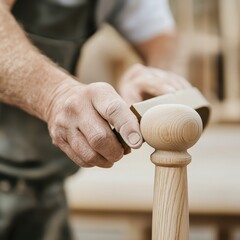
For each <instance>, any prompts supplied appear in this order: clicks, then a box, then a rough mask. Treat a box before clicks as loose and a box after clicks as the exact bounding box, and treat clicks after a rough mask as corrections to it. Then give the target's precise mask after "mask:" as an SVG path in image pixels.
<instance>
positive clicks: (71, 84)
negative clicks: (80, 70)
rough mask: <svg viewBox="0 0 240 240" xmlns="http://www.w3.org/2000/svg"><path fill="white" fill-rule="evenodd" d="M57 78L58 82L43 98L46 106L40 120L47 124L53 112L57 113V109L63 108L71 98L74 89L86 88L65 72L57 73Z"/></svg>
mask: <svg viewBox="0 0 240 240" xmlns="http://www.w3.org/2000/svg"><path fill="white" fill-rule="evenodd" d="M55 77H56V78H58V81H57V82H56V83H54V84H52V86H51V88H50V90H49V91H48V94H47V95H45V93H43V96H42V97H43V98H44V99H45V104H44V105H45V106H44V108H43V111H42V116H40V118H42V119H43V120H44V121H46V122H49V120H50V118H51V116H52V112H53V111H55V110H56V108H61V107H62V106H63V104H64V103H65V102H64V101H66V99H67V98H68V97H70V96H71V94H72V93H73V92H72V90H73V89H74V88H79V87H84V86H85V85H84V84H82V83H80V82H78V81H76V80H75V79H74V78H72V77H71V76H69V75H67V74H65V73H64V72H60V73H57V74H56V76H55Z"/></svg>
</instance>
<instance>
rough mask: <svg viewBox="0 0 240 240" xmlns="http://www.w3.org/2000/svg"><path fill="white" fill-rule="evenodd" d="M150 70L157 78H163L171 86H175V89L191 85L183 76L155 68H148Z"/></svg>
mask: <svg viewBox="0 0 240 240" xmlns="http://www.w3.org/2000/svg"><path fill="white" fill-rule="evenodd" d="M150 71H151V72H152V73H153V74H154V75H155V76H156V77H158V78H159V79H162V80H164V81H165V82H166V83H169V84H170V85H171V86H173V87H175V89H176V90H182V89H185V88H188V87H191V84H190V83H189V82H188V81H187V80H186V79H184V78H183V77H181V76H179V75H177V74H175V73H172V72H168V71H162V70H160V69H156V68H150Z"/></svg>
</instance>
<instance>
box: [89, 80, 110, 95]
mask: <svg viewBox="0 0 240 240" xmlns="http://www.w3.org/2000/svg"><path fill="white" fill-rule="evenodd" d="M88 89H89V91H90V92H91V93H96V92H97V93H99V92H102V91H105V90H110V89H111V90H112V89H113V88H112V86H111V85H110V84H108V83H105V82H97V83H92V84H89V88H88Z"/></svg>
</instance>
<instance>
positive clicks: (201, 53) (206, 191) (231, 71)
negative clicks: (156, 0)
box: [66, 0, 240, 240]
mask: <svg viewBox="0 0 240 240" xmlns="http://www.w3.org/2000/svg"><path fill="white" fill-rule="evenodd" d="M170 4H171V8H172V11H173V14H174V17H175V20H176V24H177V26H178V34H179V36H178V45H177V50H176V56H175V58H174V61H173V63H172V66H171V70H173V71H175V72H177V73H179V74H181V75H183V76H185V77H186V78H187V79H188V80H189V81H190V82H191V83H192V84H193V85H194V86H196V87H198V88H199V89H200V90H201V91H202V93H203V94H204V95H205V96H206V98H207V99H208V100H209V102H210V103H211V107H212V116H211V123H210V125H209V127H208V128H207V129H206V131H205V132H204V134H203V136H202V138H201V140H200V141H199V142H198V143H197V144H196V145H195V146H194V147H193V148H192V149H191V150H190V153H191V154H192V156H193V161H192V163H191V164H190V165H189V167H188V181H189V205H190V236H191V237H190V239H191V240H239V239H240V1H239V0H181V1H179V0H170ZM136 62H141V58H140V57H139V56H138V55H137V54H136V53H135V51H134V50H133V49H132V48H131V46H130V45H128V44H127V43H126V42H125V41H124V40H123V39H122V38H121V37H120V36H119V35H118V33H117V32H115V30H114V29H112V28H111V27H110V26H107V25H106V26H104V27H103V28H102V29H101V30H100V31H99V32H98V33H97V34H95V36H94V37H93V38H92V39H90V41H88V42H87V44H86V45H85V48H84V50H83V58H82V60H81V62H80V63H79V75H81V78H82V79H84V80H85V81H86V82H88V83H89V82H93V81H95V80H96V79H98V80H99V81H107V82H110V83H112V84H113V85H114V84H116V82H117V79H118V78H119V76H120V75H121V73H122V72H123V71H124V69H126V68H127V67H128V66H130V65H132V64H133V63H136ZM151 152H152V149H151V148H150V147H148V146H146V145H144V146H143V147H142V148H141V149H140V150H138V151H133V152H132V154H130V155H128V156H126V157H125V158H124V159H123V160H122V161H120V162H119V163H117V164H116V165H115V166H114V167H113V168H112V169H108V170H105V169H97V168H93V169H84V170H81V171H80V172H79V173H77V174H76V175H74V176H73V177H71V178H70V179H69V180H68V182H67V184H66V190H67V193H68V201H69V204H70V207H71V212H70V216H71V224H72V228H73V230H74V235H75V238H76V239H82V240H96V239H97V240H149V239H151V237H150V235H151V208H152V194H153V177H154V166H153V164H152V163H151V162H150V160H149V156H150V153H151Z"/></svg>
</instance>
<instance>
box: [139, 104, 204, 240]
mask: <svg viewBox="0 0 240 240" xmlns="http://www.w3.org/2000/svg"><path fill="white" fill-rule="evenodd" d="M140 125H141V131H142V135H143V137H144V139H145V141H146V142H147V143H148V144H149V145H151V146H152V147H154V148H155V149H156V151H155V152H154V153H153V154H152V155H151V161H152V162H153V163H154V164H155V165H156V172H155V186H154V201H153V230H152V240H188V239H189V213H188V193H187V172H186V166H187V165H188V164H189V163H190V161H191V156H190V155H189V154H188V153H187V151H186V150H187V149H188V148H190V147H191V146H193V145H194V144H195V143H196V142H197V140H198V139H199V137H200V135H201V133H202V120H201V118H200V116H199V114H198V113H197V112H196V111H195V110H193V109H192V108H190V107H187V106H184V105H180V104H163V105H159V106H156V107H153V108H151V109H150V110H148V111H147V112H146V113H145V114H144V115H143V117H142V120H141V124H140Z"/></svg>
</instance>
